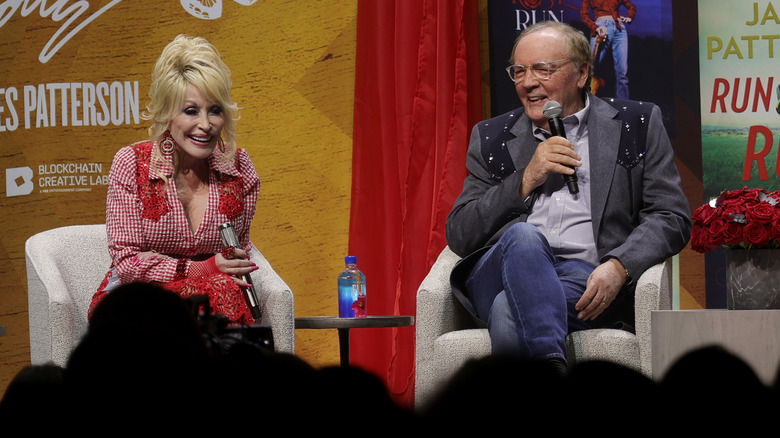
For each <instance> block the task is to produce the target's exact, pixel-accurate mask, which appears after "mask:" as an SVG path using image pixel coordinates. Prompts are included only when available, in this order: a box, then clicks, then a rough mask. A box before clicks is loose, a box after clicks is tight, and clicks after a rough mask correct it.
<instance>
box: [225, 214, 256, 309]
mask: <svg viewBox="0 0 780 438" xmlns="http://www.w3.org/2000/svg"><path fill="white" fill-rule="evenodd" d="M219 237H220V238H222V244H223V245H225V246H232V247H233V248H239V249H240V248H241V245H240V244H239V242H238V235H237V234H236V229H235V228H234V227H233V224H232V223H231V222H225V223H224V224H222V225H220V226H219ZM243 280H244V281H246V282H247V283H249V287H247V288H246V291H245V292H246V301H247V304H249V310H250V311H251V312H252V316H253V317H254V318H255V319H260V316H261V314H260V313H261V312H260V302H259V301H258V300H257V293H255V287H254V285H253V284H252V277H251V276H250V275H249V274H246V275H244V277H243Z"/></svg>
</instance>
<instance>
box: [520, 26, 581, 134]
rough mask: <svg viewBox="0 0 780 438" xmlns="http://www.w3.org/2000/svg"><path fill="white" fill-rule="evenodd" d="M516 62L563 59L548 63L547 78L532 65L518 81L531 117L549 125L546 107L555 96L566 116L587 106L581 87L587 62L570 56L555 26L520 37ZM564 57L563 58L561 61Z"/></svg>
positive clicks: (532, 62)
mask: <svg viewBox="0 0 780 438" xmlns="http://www.w3.org/2000/svg"><path fill="white" fill-rule="evenodd" d="M513 60H514V64H520V65H524V66H532V65H534V64H536V63H539V62H542V61H546V62H553V61H560V62H557V63H554V64H551V65H550V66H549V73H550V76H549V78H548V79H539V78H537V77H536V76H535V75H534V72H532V71H531V69H530V68H527V69H526V70H525V75H524V77H523V78H522V80H519V81H518V82H515V90H516V91H517V95H518V97H520V102H522V104H523V106H524V107H525V111H526V113H527V114H528V116H529V117H530V118H531V120H533V121H534V123H536V124H537V125H538V126H540V127H543V128H547V127H548V126H547V125H548V123H547V119H546V118H545V117H544V113H543V110H542V109H543V107H544V104H545V103H547V102H548V101H551V100H555V101H557V102H558V103H560V104H561V106H562V107H563V114H562V117H563V116H567V115H569V114H573V113H575V112H577V111H579V110H580V109H582V108H583V107H584V106H585V102H584V100H583V95H582V89H583V88H584V87H585V82H586V81H587V78H588V65H587V64H584V65H577V63H576V62H575V61H572V60H570V59H569V54H568V52H567V50H566V43H565V42H564V40H563V38H562V37H561V36H560V34H558V33H557V32H556V31H554V30H550V29H548V30H541V31H537V32H534V33H532V34H529V35H527V36H525V37H523V39H521V40H520V41H519V42H518V44H517V47H515V51H514V56H513ZM561 60H562V61H561Z"/></svg>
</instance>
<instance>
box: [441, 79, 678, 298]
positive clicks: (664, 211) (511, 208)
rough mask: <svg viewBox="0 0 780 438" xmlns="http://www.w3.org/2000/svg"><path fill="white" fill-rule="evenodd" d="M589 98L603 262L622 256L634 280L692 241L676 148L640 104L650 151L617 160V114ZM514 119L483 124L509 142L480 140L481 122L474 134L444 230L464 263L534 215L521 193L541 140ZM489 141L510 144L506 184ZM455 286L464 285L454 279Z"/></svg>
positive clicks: (657, 113)
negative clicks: (492, 164) (494, 168)
mask: <svg viewBox="0 0 780 438" xmlns="http://www.w3.org/2000/svg"><path fill="white" fill-rule="evenodd" d="M588 97H589V99H590V111H589V113H588V118H587V120H586V123H587V126H588V139H589V151H590V177H591V180H590V195H591V213H592V218H593V235H594V238H595V241H596V245H597V246H598V248H597V251H598V256H599V259H600V260H601V261H602V262H604V261H606V260H607V259H608V258H610V257H617V258H618V259H619V260H620V261H621V262H622V263H623V265H624V266H625V267H626V269H627V270H628V272H629V274H630V277H631V278H639V276H640V275H641V274H642V273H643V272H644V271H645V270H646V269H647V268H649V267H650V266H652V265H654V264H656V263H659V262H661V261H663V260H665V259H666V258H668V257H670V256H672V255H674V254H677V253H679V252H680V251H681V250H682V249H683V248H684V247H685V245H686V244H687V243H688V240H689V239H690V232H691V217H690V216H691V213H690V207H689V205H688V200H687V199H686V197H685V195H684V193H683V191H682V186H681V182H680V175H679V173H678V171H677V167H676V166H675V163H674V150H673V149H672V145H671V142H670V141H669V137H668V135H667V133H666V129H665V128H664V126H663V120H662V114H661V110H660V109H659V108H658V107H657V106H655V105H653V104H650V103H642V104H641V105H642V108H643V109H644V108H646V110H647V112H646V114H643V115H644V117H643V120H644V121H643V123H646V124H647V125H646V128H647V138H646V142H645V145H646V146H645V150H646V153H644V155H641V156H640V157H639V159H637V160H635V161H633V162H632V163H630V165H629V166H627V165H625V163H621V162H619V161H620V159H621V158H620V156H619V153H621V152H622V151H621V148H620V137H621V130H622V129H623V126H622V125H623V124H622V122H621V121H620V120H619V118H618V110H617V109H615V107H613V105H610V104H609V103H607V102H605V101H604V100H602V99H600V98H598V97H595V96H594V95H592V94H589V95H588ZM509 114H510V113H507V114H504V115H501V116H498V117H495V118H493V119H490V120H486V121H483V122H480V124H496V126H507V127H509V132H508V133H506V134H507V135H506V136H504V137H503V138H499V136H493V138H481V137H482V136H481V135H480V133H479V129H478V127H479V126H480V125H479V124H478V125H476V126H475V127H474V129H473V130H472V134H471V140H470V143H469V149H468V153H467V159H466V167H467V170H468V175H467V176H466V179H465V181H464V183H463V191H462V192H461V194H460V196H458V198H457V199H456V201H455V204H454V206H453V208H452V211H451V212H450V215H449V217H448V218H447V230H446V231H447V243H448V245H449V246H450V248H451V249H452V250H453V251H454V252H455V253H456V254H458V255H460V256H461V257H464V258H465V260H462V261H461V263H468V264H469V265H470V264H471V263H473V261H474V260H473V259H474V258H475V257H477V256H478V255H481V254H482V253H483V252H484V251H485V250H486V248H487V247H489V246H490V245H492V244H493V243H495V242H496V241H497V240H498V238H499V237H500V236H501V234H502V233H503V232H504V231H505V230H506V229H507V228H508V227H509V226H511V225H512V224H514V223H515V222H518V221H525V220H526V217H527V215H528V206H526V204H525V202H524V200H523V199H520V195H519V189H520V184H521V181H522V178H523V171H524V170H525V167H526V166H527V165H528V162H529V161H530V160H531V157H532V156H533V154H534V151H535V149H536V146H537V145H538V144H539V141H538V140H537V139H536V138H535V137H534V136H533V133H532V130H531V121H530V119H529V118H528V116H527V115H526V114H525V112H523V111H522V110H519V111H514V112H512V113H511V114H512V116H509ZM512 120H515V121H514V122H513V121H512ZM512 123H514V124H512ZM510 126H511V127H510ZM635 128H636V127H635ZM507 138H508V139H507ZM491 142H495V143H505V145H506V148H507V149H508V151H509V154H510V156H511V160H512V162H513V164H514V167H515V169H516V172H515V173H512V174H510V175H508V176H506V177H504V178H503V179H502V180H498V179H496V178H495V177H492V176H491V172H490V170H489V168H488V166H487V163H486V162H485V159H484V158H483V154H482V150H483V148H486V147H487V148H488V150H491V149H492V148H499V147H501V145H500V144H491ZM483 143H484V144H483ZM469 256H471V257H469ZM456 270H458V267H456ZM462 270H463V267H461V271H462ZM466 270H470V268H467V269H466ZM463 274H464V275H465V273H463ZM453 286H454V287H457V286H458V284H457V279H455V277H454V281H453Z"/></svg>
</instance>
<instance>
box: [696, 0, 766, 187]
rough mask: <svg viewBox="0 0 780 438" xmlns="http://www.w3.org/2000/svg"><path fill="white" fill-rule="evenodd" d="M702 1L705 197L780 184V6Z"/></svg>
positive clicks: (701, 76)
mask: <svg viewBox="0 0 780 438" xmlns="http://www.w3.org/2000/svg"><path fill="white" fill-rule="evenodd" d="M776 3H777V6H775V5H773V3H772V2H771V1H756V2H746V1H743V0H717V1H716V0H699V69H700V71H699V75H700V87H701V88H700V93H701V124H702V127H701V128H702V129H701V135H702V178H703V186H704V199H703V200H702V201H703V202H706V201H707V200H709V199H711V198H713V197H717V196H718V194H720V193H721V192H722V191H723V190H734V189H739V188H742V187H749V188H764V189H767V190H777V189H778V188H780V171H779V170H778V167H777V165H778V160H777V157H778V153H780V84H779V83H778V81H777V80H775V76H776V75H777V74H778V66H780V64H778V61H777V58H776V57H777V53H780V52H778V50H780V45H779V43H780V14H779V13H778V10H777V9H776V8H780V2H776Z"/></svg>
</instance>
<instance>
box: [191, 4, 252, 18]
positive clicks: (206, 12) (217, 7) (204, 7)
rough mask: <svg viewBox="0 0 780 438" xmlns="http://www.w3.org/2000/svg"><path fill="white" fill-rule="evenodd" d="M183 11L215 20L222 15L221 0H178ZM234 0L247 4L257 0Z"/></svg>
mask: <svg viewBox="0 0 780 438" xmlns="http://www.w3.org/2000/svg"><path fill="white" fill-rule="evenodd" d="M179 1H180V2H181V5H182V7H183V8H184V10H185V11H187V12H189V13H190V15H192V16H193V17H198V18H200V19H201V20H216V19H217V18H220V17H221V16H222V0H179ZM233 1H234V2H236V3H238V4H240V5H244V6H249V5H251V4H253V3H254V2H256V1H257V0H233Z"/></svg>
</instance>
